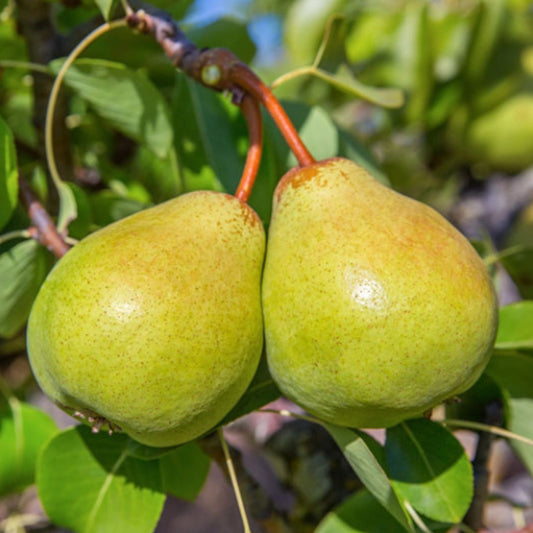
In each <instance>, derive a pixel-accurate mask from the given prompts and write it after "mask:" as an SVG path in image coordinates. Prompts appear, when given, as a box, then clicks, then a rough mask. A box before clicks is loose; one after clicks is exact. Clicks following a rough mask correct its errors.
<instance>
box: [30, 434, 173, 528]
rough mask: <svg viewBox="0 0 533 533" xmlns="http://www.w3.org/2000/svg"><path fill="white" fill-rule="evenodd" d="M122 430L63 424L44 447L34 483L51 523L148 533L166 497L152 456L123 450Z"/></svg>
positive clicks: (125, 442)
mask: <svg viewBox="0 0 533 533" xmlns="http://www.w3.org/2000/svg"><path fill="white" fill-rule="evenodd" d="M128 442H129V438H128V437H127V436H126V435H121V434H115V435H113V436H109V435H107V434H105V433H98V434H96V435H95V434H93V433H91V430H90V429H89V428H87V427H85V426H78V427H76V428H72V429H68V430H66V431H64V432H62V433H60V434H59V435H57V436H56V437H54V438H53V439H52V440H51V441H50V442H49V443H48V445H47V446H46V447H45V448H44V450H43V452H42V453H41V456H40V458H39V461H38V465H37V485H38V489H39V497H40V499H41V502H42V504H43V506H44V509H45V511H46V513H47V515H48V516H49V517H50V519H51V520H52V521H53V522H54V524H56V525H58V526H61V527H64V528H67V529H71V530H73V531H76V532H77V533H94V532H98V533H107V532H109V533H122V532H124V533H144V532H146V533H151V532H152V531H153V530H154V528H155V526H156V524H157V521H158V519H159V516H160V514H161V511H162V509H163V503H164V501H165V494H164V493H163V492H162V480H161V472H160V469H159V463H158V462H157V461H142V460H140V459H134V458H132V457H129V455H128Z"/></svg>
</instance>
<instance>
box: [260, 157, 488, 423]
mask: <svg viewBox="0 0 533 533" xmlns="http://www.w3.org/2000/svg"><path fill="white" fill-rule="evenodd" d="M262 299H263V315H264V327H265V338H266V349H267V359H268V364H269V368H270V371H271V374H272V376H273V378H274V380H275V381H276V383H277V384H278V386H279V388H280V389H281V390H282V391H283V392H284V394H285V395H286V396H287V397H289V398H290V399H292V400H293V401H295V402H296V403H298V404H299V405H301V406H302V407H303V408H305V409H306V410H307V411H308V412H310V413H311V414H313V415H315V416H317V417H319V418H321V419H322V420H325V421H327V422H331V423H333V424H338V425H342V426H350V427H387V426H391V425H394V424H396V423H398V422H400V421H401V420H403V419H406V418H409V417H412V416H416V415H419V414H421V413H423V412H425V411H426V410H428V409H430V408H432V407H433V406H435V405H436V404H438V403H440V402H441V401H442V400H445V399H446V398H449V397H453V396H455V395H457V394H459V393H460V392H462V391H464V390H466V389H467V388H469V387H470V386H471V385H472V384H473V383H474V382H475V381H476V379H477V378H478V377H479V375H480V373H481V372H482V370H483V369H484V367H485V365H486V364H487V359H488V357H489V353H490V349H491V346H492V344H493V341H494V336H495V333H496V328H497V304H496V297H495V292H494V289H493V286H492V283H491V280H490V278H489V275H488V273H487V270H486V268H485V266H484V263H483V262H482V260H481V259H480V257H479V256H478V255H477V253H476V252H475V250H474V249H473V248H472V246H471V245H470V243H469V242H468V241H467V239H466V238H464V237H463V236H462V235H461V234H460V233H459V232H458V231H457V230H456V229H455V228H454V227H453V226H452V225H451V224H450V223H448V222H447V221H446V220H445V219H444V218H443V217H442V216H441V215H439V214H438V213H437V212H435V211H434V210H432V209H431V208H429V207H428V206H425V205H423V204H421V203H419V202H417V201H414V200H412V199H410V198H407V197H405V196H402V195H400V194H398V193H396V192H394V191H393V190H391V189H389V188H387V187H385V186H383V185H381V184H380V183H379V182H378V181H376V180H375V179H374V178H373V177H372V176H371V175H370V174H369V173H368V172H367V171H365V170H364V169H363V168H361V167H360V166H358V165H356V164H354V163H352V162H350V161H348V160H346V159H342V158H335V159H329V160H325V161H322V162H319V163H316V164H314V165H311V166H308V167H304V168H296V169H293V170H292V171H290V172H289V173H287V174H286V175H285V176H284V177H283V179H282V180H281V181H280V183H279V184H278V186H277V188H276V191H275V196H274V204H273V212H272V219H271V224H270V229H269V235H268V244H267V255H266V260H265V269H264V274H263V287H262Z"/></svg>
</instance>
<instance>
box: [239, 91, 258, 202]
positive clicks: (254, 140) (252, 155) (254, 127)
mask: <svg viewBox="0 0 533 533" xmlns="http://www.w3.org/2000/svg"><path fill="white" fill-rule="evenodd" d="M240 108H241V111H242V114H243V115H244V118H245V119H246V125H247V126H248V134H249V137H250V146H249V147H248V153H247V154H246V163H245V165H244V170H243V172H242V177H241V181H240V183H239V186H238V187H237V191H236V192H235V196H236V197H237V198H238V199H239V200H241V201H242V202H247V201H248V198H250V194H251V193H252V188H253V186H254V183H255V178H256V177H257V172H258V170H259V165H260V163H261V154H262V152H263V117H262V115H261V109H260V108H259V103H258V102H257V100H256V99H255V98H253V97H251V96H249V95H245V96H244V98H243V100H242V102H241V104H240Z"/></svg>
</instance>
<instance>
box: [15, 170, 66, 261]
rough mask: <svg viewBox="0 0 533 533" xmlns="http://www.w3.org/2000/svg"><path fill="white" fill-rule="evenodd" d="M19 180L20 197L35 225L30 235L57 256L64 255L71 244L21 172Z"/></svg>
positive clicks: (30, 230)
mask: <svg viewBox="0 0 533 533" xmlns="http://www.w3.org/2000/svg"><path fill="white" fill-rule="evenodd" d="M18 181H19V196H20V199H21V200H22V203H23V204H24V206H25V208H26V211H27V212H28V216H29V217H30V220H31V222H32V224H33V227H31V228H29V230H28V233H29V236H30V237H32V238H33V239H35V240H36V241H37V242H38V243H39V244H41V245H43V246H46V248H47V249H48V250H49V251H50V252H52V253H53V254H54V255H55V256H56V257H57V258H60V257H63V256H64V255H65V254H66V253H67V252H68V251H69V249H70V246H69V245H68V244H67V243H66V242H65V239H64V237H63V236H62V235H61V234H60V233H59V232H58V231H57V229H56V227H55V224H54V221H53V220H52V217H51V216H50V215H49V214H48V212H47V211H46V209H45V208H44V207H43V205H42V204H41V202H39V200H37V197H36V196H35V194H34V192H33V191H32V190H31V187H30V185H29V184H28V182H27V181H26V180H25V179H24V177H23V176H22V174H20V173H19V178H18Z"/></svg>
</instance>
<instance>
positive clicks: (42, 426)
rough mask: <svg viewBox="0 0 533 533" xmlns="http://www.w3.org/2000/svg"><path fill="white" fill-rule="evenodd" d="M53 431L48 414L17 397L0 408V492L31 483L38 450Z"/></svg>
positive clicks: (52, 424) (53, 426)
mask: <svg viewBox="0 0 533 533" xmlns="http://www.w3.org/2000/svg"><path fill="white" fill-rule="evenodd" d="M56 432H57V428H56V425H55V424H54V422H53V420H52V419H51V418H50V417H49V416H48V415H46V414H45V413H43V412H42V411H40V410H39V409H35V408H34V407H32V406H30V405H28V404H25V403H22V402H19V401H18V400H16V399H13V398H12V399H10V401H9V404H7V403H6V404H5V405H4V407H3V408H1V409H0V450H2V453H1V454H0V496H4V495H5V494H9V493H12V492H19V491H22V490H23V489H25V488H26V487H27V486H28V485H31V484H32V483H33V481H34V478H35V465H36V462H37V455H38V453H39V450H40V449H41V447H42V446H43V445H44V443H45V442H46V441H48V440H49V439H50V438H51V437H52V435H54V434H55V433H56Z"/></svg>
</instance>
